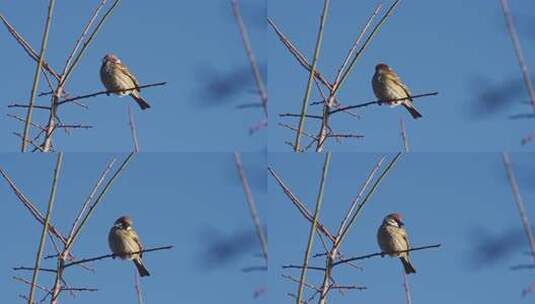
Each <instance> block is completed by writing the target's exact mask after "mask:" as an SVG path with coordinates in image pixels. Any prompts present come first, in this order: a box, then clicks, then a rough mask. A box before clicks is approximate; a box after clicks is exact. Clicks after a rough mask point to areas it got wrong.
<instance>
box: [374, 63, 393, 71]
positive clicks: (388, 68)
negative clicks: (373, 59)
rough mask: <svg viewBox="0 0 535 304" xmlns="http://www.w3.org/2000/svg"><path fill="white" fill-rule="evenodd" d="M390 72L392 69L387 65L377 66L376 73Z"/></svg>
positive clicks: (380, 64)
mask: <svg viewBox="0 0 535 304" xmlns="http://www.w3.org/2000/svg"><path fill="white" fill-rule="evenodd" d="M387 71H390V67H389V66H388V65H386V64H385V63H379V64H377V65H376V66H375V72H376V73H382V72H387Z"/></svg>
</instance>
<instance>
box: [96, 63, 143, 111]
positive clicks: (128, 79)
mask: <svg viewBox="0 0 535 304" xmlns="http://www.w3.org/2000/svg"><path fill="white" fill-rule="evenodd" d="M100 80H101V81H102V84H104V87H106V90H108V91H118V92H114V94H117V95H120V96H124V95H130V96H132V98H133V99H134V100H135V101H136V102H137V104H138V105H139V107H140V108H141V110H145V109H148V108H150V105H149V104H148V103H147V102H146V101H145V100H144V99H143V98H141V95H139V89H132V88H136V87H139V83H138V82H137V80H136V77H134V75H133V74H132V73H130V71H128V68H127V67H126V66H125V65H124V64H123V63H121V60H119V58H118V57H117V56H115V55H114V54H107V55H106V56H104V58H103V59H102V66H101V67H100ZM127 89H132V90H128V91H121V90H127Z"/></svg>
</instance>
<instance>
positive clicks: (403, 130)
mask: <svg viewBox="0 0 535 304" xmlns="http://www.w3.org/2000/svg"><path fill="white" fill-rule="evenodd" d="M399 124H400V128H401V140H402V142H403V152H405V153H408V152H410V148H409V135H407V129H406V128H405V121H404V120H403V118H400V120H399Z"/></svg>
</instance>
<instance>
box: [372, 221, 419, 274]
mask: <svg viewBox="0 0 535 304" xmlns="http://www.w3.org/2000/svg"><path fill="white" fill-rule="evenodd" d="M403 225H404V224H403V221H402V220H401V215H400V214H399V213H392V214H389V215H387V216H386V217H385V218H384V219H383V223H382V224H381V226H380V227H379V230H378V231H377V243H379V248H381V250H382V251H383V252H384V253H386V254H388V255H389V256H396V257H399V259H400V260H401V263H402V264H403V268H404V269H405V273H407V274H409V273H416V269H414V267H413V266H412V264H411V262H409V252H399V251H404V250H409V239H408V238H407V231H405V228H403Z"/></svg>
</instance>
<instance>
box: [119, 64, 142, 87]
mask: <svg viewBox="0 0 535 304" xmlns="http://www.w3.org/2000/svg"><path fill="white" fill-rule="evenodd" d="M116 66H117V69H119V70H120V71H121V72H122V73H123V74H125V75H126V76H128V78H130V79H131V80H132V82H133V83H134V86H136V87H139V82H137V79H136V77H134V75H133V74H132V73H130V71H129V70H128V68H127V67H126V65H124V64H122V63H119V64H116ZM136 91H139V89H137V90H136Z"/></svg>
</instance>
